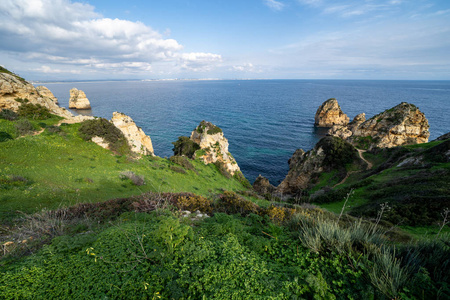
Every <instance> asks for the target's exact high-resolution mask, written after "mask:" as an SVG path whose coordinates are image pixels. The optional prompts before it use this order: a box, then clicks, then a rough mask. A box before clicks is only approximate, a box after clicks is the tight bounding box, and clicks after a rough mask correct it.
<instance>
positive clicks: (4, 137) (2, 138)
mask: <svg viewBox="0 0 450 300" xmlns="http://www.w3.org/2000/svg"><path fill="white" fill-rule="evenodd" d="M13 139H14V138H13V137H12V136H11V135H10V134H9V133H7V132H4V131H0V143H1V142H6V141H8V140H13Z"/></svg>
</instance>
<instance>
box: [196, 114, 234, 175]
mask: <svg viewBox="0 0 450 300" xmlns="http://www.w3.org/2000/svg"><path fill="white" fill-rule="evenodd" d="M190 139H191V140H192V141H193V142H195V143H197V144H198V145H199V146H200V149H201V150H203V151H202V152H203V153H204V154H202V155H201V156H200V159H202V160H203V162H204V163H205V164H210V163H215V162H219V163H221V164H222V165H223V166H224V167H225V169H226V170H227V171H228V172H229V173H230V174H231V175H234V174H235V173H236V172H238V171H239V172H240V168H239V166H238V164H237V163H236V160H235V159H234V158H233V156H232V155H231V153H230V152H228V140H227V139H226V138H225V137H224V136H223V132H222V129H220V128H219V127H217V126H216V125H214V124H212V123H210V122H206V121H202V122H200V125H198V126H197V128H196V129H195V130H194V131H192V133H191V137H190ZM201 150H200V151H201ZM200 153H201V152H200Z"/></svg>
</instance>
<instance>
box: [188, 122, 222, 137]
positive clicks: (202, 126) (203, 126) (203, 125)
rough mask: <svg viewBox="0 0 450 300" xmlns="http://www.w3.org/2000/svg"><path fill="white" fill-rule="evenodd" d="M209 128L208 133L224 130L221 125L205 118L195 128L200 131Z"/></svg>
mask: <svg viewBox="0 0 450 300" xmlns="http://www.w3.org/2000/svg"><path fill="white" fill-rule="evenodd" d="M206 128H208V130H207V132H206V133H207V134H216V133H220V132H222V129H220V127H217V126H216V125H214V124H212V123H210V122H206V121H205V120H203V121H201V122H200V124H199V125H198V126H197V128H196V129H195V130H196V131H197V132H198V133H203V132H205V129H206Z"/></svg>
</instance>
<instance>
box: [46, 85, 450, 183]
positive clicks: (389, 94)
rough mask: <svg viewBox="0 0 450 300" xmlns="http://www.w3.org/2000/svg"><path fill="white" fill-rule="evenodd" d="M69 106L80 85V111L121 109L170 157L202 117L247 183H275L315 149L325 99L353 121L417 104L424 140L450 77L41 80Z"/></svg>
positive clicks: (442, 111) (440, 112) (438, 115)
mask: <svg viewBox="0 0 450 300" xmlns="http://www.w3.org/2000/svg"><path fill="white" fill-rule="evenodd" d="M44 85H45V86H47V87H48V88H49V89H50V90H51V91H52V92H53V94H54V95H55V96H56V97H57V98H58V99H59V102H60V105H61V106H63V107H68V102H69V90H70V89H71V88H73V87H76V88H78V89H81V90H83V91H84V92H85V93H86V95H87V97H88V98H89V100H90V102H91V106H92V110H91V111H88V112H85V114H86V113H87V114H92V115H95V116H98V117H104V118H107V119H111V117H112V113H113V112H114V111H119V112H123V113H125V114H127V115H129V116H131V117H132V118H133V120H134V121H135V122H136V124H137V125H138V126H140V127H142V129H143V130H144V131H145V133H146V134H148V135H150V137H151V139H152V142H153V147H154V150H155V154H156V155H158V156H161V157H166V156H167V157H169V156H171V155H172V154H173V152H172V146H173V145H172V144H171V143H172V142H174V141H176V140H177V137H178V136H181V135H186V136H189V135H190V133H191V131H192V130H193V129H194V128H195V127H196V126H197V125H198V123H199V122H200V121H202V120H206V121H210V122H212V123H214V124H216V125H217V126H219V127H221V128H222V129H223V132H224V135H225V137H226V138H227V139H228V140H229V144H230V147H229V150H230V152H231V154H232V155H233V156H234V157H235V158H236V160H237V162H238V164H239V166H240V168H241V170H242V172H243V173H244V175H245V176H246V177H247V178H248V179H249V180H250V182H253V181H254V180H255V178H256V177H257V176H258V175H259V174H262V175H263V176H265V177H267V178H269V180H270V182H271V183H273V184H275V185H277V184H278V183H279V182H281V180H282V179H283V178H284V177H285V176H286V174H287V171H288V159H289V158H290V157H291V155H292V153H293V152H294V151H295V150H296V149H298V148H302V149H304V150H305V151H306V150H309V149H311V148H312V147H314V145H315V144H316V142H317V141H318V140H319V139H320V138H321V137H323V136H324V132H323V131H320V130H316V129H315V128H314V115H315V113H316V110H317V108H318V107H319V105H320V104H322V103H323V102H324V101H325V100H327V99H329V98H336V99H337V100H338V102H339V104H340V106H341V108H342V110H343V111H344V112H345V113H346V114H347V115H348V116H349V118H350V119H353V117H354V116H356V115H357V114H359V113H361V112H365V113H366V117H367V118H370V117H372V116H373V115H375V114H377V113H380V112H382V111H384V110H385V109H388V108H391V107H393V106H395V105H397V104H399V103H400V102H403V101H406V102H409V103H413V104H415V105H417V106H418V107H419V108H420V110H421V111H422V112H424V113H425V116H426V117H427V118H428V120H429V123H430V133H431V137H430V140H432V139H434V138H436V137H438V136H440V135H442V134H444V133H447V132H449V131H450V130H449V129H450V125H449V124H450V123H449V119H450V118H449V115H450V107H449V104H450V81H378V80H377V81H375V80H372V81H368V80H211V81H117V82H112V81H109V82H108V81H104V82H63V83H45V84H44Z"/></svg>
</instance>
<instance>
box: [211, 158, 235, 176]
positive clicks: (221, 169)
mask: <svg viewBox="0 0 450 300" xmlns="http://www.w3.org/2000/svg"><path fill="white" fill-rule="evenodd" d="M214 165H215V166H216V167H217V170H219V172H220V174H222V175H223V176H225V177H226V178H228V179H230V178H231V174H230V172H228V170H227V168H226V167H225V165H224V164H223V162H221V161H218V160H217V161H215V162H214Z"/></svg>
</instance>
